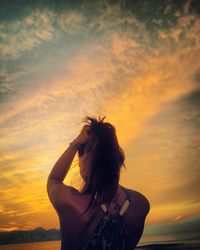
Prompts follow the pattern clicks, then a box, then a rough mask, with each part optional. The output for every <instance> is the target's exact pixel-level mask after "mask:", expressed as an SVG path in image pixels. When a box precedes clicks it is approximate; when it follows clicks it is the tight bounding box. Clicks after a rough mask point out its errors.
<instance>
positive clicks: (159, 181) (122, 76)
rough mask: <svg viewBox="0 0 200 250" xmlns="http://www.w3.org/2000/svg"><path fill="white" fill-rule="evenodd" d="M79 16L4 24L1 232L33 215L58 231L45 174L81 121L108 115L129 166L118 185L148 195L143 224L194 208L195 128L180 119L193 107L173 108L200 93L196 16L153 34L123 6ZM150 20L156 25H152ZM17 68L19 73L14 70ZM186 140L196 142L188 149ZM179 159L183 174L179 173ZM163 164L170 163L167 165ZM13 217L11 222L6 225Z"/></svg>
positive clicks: (39, 15)
mask: <svg viewBox="0 0 200 250" xmlns="http://www.w3.org/2000/svg"><path fill="white" fill-rule="evenodd" d="M99 4H100V3H99ZM85 11H86V10H85ZM95 11H96V10H95ZM95 11H94V12H95ZM166 11H167V12H169V11H170V10H169V9H168V10H167V9H166ZM85 13H86V12H84V11H78V10H73V11H72V10H70V11H69V10H63V11H61V12H54V11H47V10H45V11H39V10H38V11H34V12H33V13H31V14H30V15H29V16H27V17H25V18H23V19H21V20H18V21H15V22H11V23H10V24H9V23H8V24H5V23H4V24H2V25H1V30H2V31H3V33H2V34H3V39H4V41H5V42H6V44H4V45H3V50H2V51H3V55H4V56H5V57H6V59H8V57H10V58H11V59H15V60H16V61H14V60H13V61H12V60H11V61H12V63H11V62H10V64H9V63H8V61H7V63H6V62H5V64H4V68H3V70H2V71H1V77H2V79H3V85H2V89H1V93H2V97H4V95H5V94H6V93H7V94H9V93H10V96H9V97H6V99H5V101H4V102H3V103H2V104H1V111H3V112H2V115H1V117H0V126H1V137H0V138H1V139H0V146H1V153H0V163H1V169H3V170H5V171H4V174H3V175H2V177H1V180H0V182H1V186H2V187H3V188H4V189H2V190H3V191H1V192H0V195H1V197H2V201H3V204H7V206H5V207H3V206H2V207H1V208H0V209H1V211H3V213H4V217H3V218H4V222H6V221H7V223H5V227H6V228H9V227H11V228H13V227H16V228H17V227H18V228H20V227H29V226H30V225H32V226H34V225H39V223H40V222H41V221H40V218H41V217H40V216H43V218H46V217H48V220H46V221H44V223H45V225H48V226H50V224H51V225H55V221H56V216H55V215H54V211H53V209H52V210H50V204H49V201H48V198H47V194H46V193H45V182H46V178H47V175H48V173H49V171H50V169H51V167H52V166H53V164H54V162H55V159H57V158H58V157H59V156H60V154H61V152H62V151H64V150H65V148H66V145H67V144H68V143H69V142H70V141H71V140H72V139H73V138H74V137H75V136H76V135H77V134H78V132H79V130H80V126H79V125H78V122H80V121H81V119H82V118H83V117H84V116H85V115H97V114H98V115H99V114H100V115H106V117H107V120H108V121H110V122H111V123H112V124H114V125H115V127H116V129H117V135H118V138H119V142H120V145H122V147H123V148H124V149H125V152H126V156H127V166H128V173H123V176H122V182H124V185H125V186H129V188H134V187H136V189H139V190H140V191H141V192H144V193H145V194H147V196H148V197H150V200H151V202H152V216H151V217H150V219H149V220H150V222H151V223H152V222H156V221H159V222H162V221H167V220H170V221H171V220H173V219H174V218H179V216H183V217H184V218H185V217H186V216H189V215H190V216H192V215H194V214H195V213H196V211H197V207H198V202H199V201H198V200H197V199H196V200H195V197H196V192H195V190H194V188H195V186H196V184H195V185H194V183H196V179H195V178H194V179H192V178H191V175H192V174H194V172H195V168H193V167H191V161H190V160H191V158H189V157H188V156H187V157H186V158H184V157H183V156H184V155H185V156H186V155H187V154H188V152H190V153H192V154H191V155H194V154H196V153H197V151H196V150H195V147H194V145H196V144H197V145H198V143H199V140H198V138H197V137H196V136H195V133H196V131H197V130H194V126H187V124H188V123H187V121H191V123H190V124H194V123H195V121H194V120H192V119H193V118H195V117H197V116H198V112H197V111H194V107H191V109H189V108H188V106H187V107H186V106H184V108H185V109H180V108H178V106H177V104H176V102H175V101H180V98H182V97H184V96H187V94H189V93H192V92H194V91H195V90H197V89H198V88H199V82H198V81H197V80H195V79H196V78H198V77H196V78H195V76H196V75H197V72H198V71H199V68H200V64H199V58H198V55H199V53H198V51H199V39H198V35H199V34H198V29H197V27H198V25H199V18H198V17H196V16H194V15H190V14H187V15H184V16H183V15H182V14H181V13H179V15H177V26H174V27H173V26H170V27H169V28H168V29H167V30H164V29H162V28H161V27H162V25H159V28H158V29H157V36H155V34H153V33H151V30H150V29H149V28H148V25H147V24H148V22H147V21H145V22H143V21H139V19H137V18H136V15H133V14H132V13H130V11H128V10H127V11H125V10H122V8H121V7H120V5H111V6H110V5H108V6H107V8H106V9H105V10H103V9H101V8H100V9H99V12H98V15H96V16H95V14H94V15H90V16H86V15H85ZM95 13H96V12H95ZM160 18H161V17H160ZM161 19H162V18H161ZM152 22H153V23H156V22H157V23H161V21H160V20H159V19H155V20H152ZM7 31H9V32H10V33H9V34H8V32H7ZM52 41H53V43H54V44H52V43H51V42H52ZM46 42H50V43H48V46H49V50H48V49H47V48H45V51H44V52H43V53H42V52H41V51H42V50H41V51H40V52H41V57H40V58H41V61H40V60H38V61H37V62H36V61H34V62H32V63H30V61H29V60H28V59H26V60H25V59H24V60H22V58H21V59H20V55H22V54H23V53H24V52H25V51H32V52H33V53H38V49H39V47H40V46H41V47H42V45H43V43H46ZM56 46H57V47H56ZM58 47H59V48H58ZM55 48H56V49H55ZM55 50H56V51H55ZM47 52H48V53H49V54H48V53H47ZM45 53H46V54H48V55H46V54H45ZM18 63H19V68H17V70H15V68H12V64H14V65H16V64H18ZM34 64H35V65H34ZM10 68H12V70H9V69H10ZM47 68H48V69H49V71H48V70H47ZM40 70H41V71H43V72H44V73H43V74H42V73H40V72H41V71H40ZM34 75H36V76H35V77H34ZM36 78H37V79H36ZM19 84H21V85H19ZM16 90H18V91H16ZM12 91H13V92H12ZM14 91H16V92H15V95H12V93H14ZM167 105H169V106H168V112H165V111H166V110H165V108H166V106H167ZM188 110H189V111H188ZM186 111H187V112H186ZM173 118H175V119H173ZM159 119H160V122H159ZM170 119H171V121H172V122H171V123H170ZM150 121H151V122H152V123H150ZM179 124H180V125H181V126H180V127H179V126H178V125H179ZM180 131H182V134H181V132H180ZM191 138H192V143H193V145H192V143H191V144H189V143H188V142H187V141H190V139H191ZM180 142H181V143H180ZM195 143H196V144H195ZM184 146H185V148H184ZM172 149H173V150H172ZM165 160H166V161H165ZM183 161H184V164H186V165H187V167H188V168H189V167H190V172H188V173H187V172H184V173H183V171H180V165H179V164H180V163H182V162H183ZM193 161H194V162H195V161H196V158H195V157H194V159H193ZM163 162H165V163H164V164H163V165H161V163H163ZM170 162H171V163H174V165H171V167H170V165H169V163H170ZM186 165H185V166H186ZM160 166H162V167H160ZM173 166H176V167H175V168H173ZM76 170H77V168H76ZM181 170H182V169H181ZM74 171H75V169H74ZM75 174H76V175H77V173H75ZM184 174H187V178H188V179H187V180H186V177H185V176H184ZM72 175H73V174H72V172H70V173H69V175H68V176H67V178H66V181H67V182H70V180H71V177H72ZM135 176H137V178H134V177H135ZM177 176H181V177H183V179H182V180H180V179H178V178H177ZM75 182H76V181H75ZM149 186H151V189H150V188H149ZM16 187H17V190H18V192H17V193H16V192H15V191H16ZM183 187H184V189H185V190H187V191H185V194H186V196H187V199H186V197H185V202H184V201H183V199H181V194H182V193H181V192H182V191H181V189H182V188H183ZM30 190H32V192H31V194H30ZM172 193H173V194H174V196H173V197H172V196H170V194H172ZM155 194H156V195H155ZM163 194H164V195H163ZM191 196H192V201H190V200H189V197H191ZM165 197H166V200H165ZM11 201H12V202H11ZM176 201H180V202H179V203H177V202H176ZM20 204H21V205H20ZM30 204H32V205H31V206H30ZM32 207H34V209H33V210H32ZM182 207H183V208H182ZM188 211H190V213H188ZM158 214H159V216H157V215H158ZM16 216H17V219H16V221H18V224H13V223H14V222H13V221H14V217H16ZM45 216H46V217H45ZM49 218H52V220H51V221H50V220H49ZM26 220H27V221H29V223H26ZM40 226H41V225H40Z"/></svg>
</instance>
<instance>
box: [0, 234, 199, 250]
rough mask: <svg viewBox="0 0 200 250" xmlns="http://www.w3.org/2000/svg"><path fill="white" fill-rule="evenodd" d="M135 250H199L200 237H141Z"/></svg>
mask: <svg viewBox="0 0 200 250" xmlns="http://www.w3.org/2000/svg"><path fill="white" fill-rule="evenodd" d="M60 247H61V242H60V241H46V242H33V243H18V244H8V245H0V250H60ZM137 248H138V249H142V250H154V249H155V250H168V249H170V250H175V249H183V250H200V235H199V232H196V233H195V232H194V233H189V234H188V233H176V234H174V233H173V234H165V235H164V234H156V235H155V234H154V235H143V236H142V238H141V239H140V242H139V243H138V246H137ZM137 248H136V249H137Z"/></svg>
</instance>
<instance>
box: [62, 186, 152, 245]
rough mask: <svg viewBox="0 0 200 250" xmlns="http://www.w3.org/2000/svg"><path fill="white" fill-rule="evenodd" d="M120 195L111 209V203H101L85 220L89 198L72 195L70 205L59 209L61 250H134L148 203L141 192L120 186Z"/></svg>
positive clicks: (113, 202)
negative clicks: (83, 216) (84, 212)
mask: <svg viewBox="0 0 200 250" xmlns="http://www.w3.org/2000/svg"><path fill="white" fill-rule="evenodd" d="M72 193H74V192H72ZM118 194H119V196H118V198H117V200H116V201H115V200H113V201H112V203H111V204H110V207H109V208H108V204H107V205H106V204H101V206H98V207H96V208H95V209H93V210H92V212H91V213H89V214H88V215H87V216H86V217H85V218H84V219H82V218H81V217H80V214H81V213H82V211H84V209H85V207H86V206H87V203H88V201H87V198H86V197H81V196H80V195H78V196H77V195H75V194H73V197H70V198H71V199H70V200H71V206H70V207H69V206H67V207H68V208H66V207H65V206H64V205H63V207H62V208H61V209H59V211H58V210H57V212H58V215H59V218H60V226H61V234H62V250H66V249H67V250H71V249H73V250H76V249H77V250H89V249H91V250H92V249H101V250H102V249H106V250H107V249H109V250H112V249H113V250H114V249H119V250H128V249H134V247H135V245H136V244H137V243H138V241H139V239H140V237H141V235H142V232H143V226H144V220H145V217H146V214H147V213H148V212H147V210H148V201H147V200H146V199H145V197H144V196H142V195H141V194H140V193H138V192H136V191H133V190H130V189H126V188H124V187H122V186H120V185H119V187H118ZM68 201H69V200H68ZM145 203H146V204H145ZM68 205H69V204H68ZM145 206H146V208H145ZM69 215H70V216H69Z"/></svg>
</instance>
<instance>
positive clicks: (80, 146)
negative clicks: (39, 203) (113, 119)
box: [47, 116, 150, 250]
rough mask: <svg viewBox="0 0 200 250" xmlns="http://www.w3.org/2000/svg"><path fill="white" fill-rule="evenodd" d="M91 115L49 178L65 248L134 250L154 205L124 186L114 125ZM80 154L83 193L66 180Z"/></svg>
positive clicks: (50, 190) (48, 186) (63, 248)
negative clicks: (68, 184) (121, 180)
mask: <svg viewBox="0 0 200 250" xmlns="http://www.w3.org/2000/svg"><path fill="white" fill-rule="evenodd" d="M104 119H105V117H103V118H102V119H101V118H100V117H99V120H98V119H96V118H92V117H88V116H87V117H86V120H85V122H86V123H87V125H84V126H83V128H82V130H81V132H80V134H79V135H78V137H77V138H76V139H74V140H73V141H72V142H71V143H70V144H69V147H68V148H67V149H66V151H65V152H64V153H63V154H62V155H61V157H60V158H59V159H58V160H57V162H56V163H55V165H54V167H53V169H52V171H51V173H50V175H49V177H48V182H47V192H48V196H49V199H50V201H51V203H52V205H53V206H54V208H55V210H56V212H57V214H58V217H59V220H60V227H61V239H62V241H61V250H92V249H97V250H98V249H99V250H103V249H104V250H107V249H110V250H116V249H119V250H129V249H131V250H132V249H134V247H135V246H136V245H137V243H138V241H139V240H140V238H141V236H142V233H143V228H144V222H145V218H146V216H147V214H148V212H149V209H150V206H149V202H148V200H147V199H146V198H145V197H144V196H143V195H142V194H140V193H139V192H136V191H134V190H131V189H127V188H125V187H123V186H121V185H119V176H120V170H121V167H122V166H124V167H125V165H124V160H125V156H124V152H123V150H122V149H121V148H120V146H119V144H118V140H117V137H116V131H115V128H114V126H113V125H111V124H110V123H108V122H104ZM77 152H78V157H79V166H80V174H81V176H82V178H83V179H84V181H85V185H84V187H83V189H82V190H81V191H79V190H76V189H75V188H73V187H71V186H67V185H65V184H64V183H63V180H64V178H65V176H66V174H67V172H68V170H69V168H70V166H71V163H72V161H73V158H74V156H75V154H76V153H77Z"/></svg>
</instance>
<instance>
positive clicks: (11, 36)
mask: <svg viewBox="0 0 200 250" xmlns="http://www.w3.org/2000/svg"><path fill="white" fill-rule="evenodd" d="M53 17H54V14H53V12H51V11H45V12H44V11H40V10H37V11H35V12H33V13H31V14H30V15H29V16H27V17H25V18H24V19H22V20H17V21H13V22H11V23H2V24H1V25H0V32H1V37H2V43H1V45H0V46H1V47H0V48H1V56H2V58H4V60H5V58H7V59H8V58H13V59H15V58H17V57H19V56H20V55H21V53H22V52H25V51H28V50H33V49H35V48H37V47H38V46H39V45H41V44H42V43H43V42H45V41H49V40H51V39H53V38H54V39H55V36H56V33H55V30H54V28H53V26H52V23H51V20H52V19H53Z"/></svg>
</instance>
